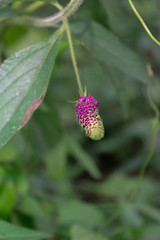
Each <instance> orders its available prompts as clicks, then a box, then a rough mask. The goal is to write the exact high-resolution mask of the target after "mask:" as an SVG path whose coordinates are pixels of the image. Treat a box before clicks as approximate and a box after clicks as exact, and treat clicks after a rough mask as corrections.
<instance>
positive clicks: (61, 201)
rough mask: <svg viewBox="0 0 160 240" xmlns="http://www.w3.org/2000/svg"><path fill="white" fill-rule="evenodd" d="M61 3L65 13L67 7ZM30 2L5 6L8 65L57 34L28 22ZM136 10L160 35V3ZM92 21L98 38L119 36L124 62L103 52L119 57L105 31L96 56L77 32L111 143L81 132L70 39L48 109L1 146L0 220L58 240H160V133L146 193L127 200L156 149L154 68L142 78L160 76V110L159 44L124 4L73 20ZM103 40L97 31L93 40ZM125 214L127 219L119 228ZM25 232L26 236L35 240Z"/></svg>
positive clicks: (104, 1) (89, 3) (93, 6)
mask: <svg viewBox="0 0 160 240" xmlns="http://www.w3.org/2000/svg"><path fill="white" fill-rule="evenodd" d="M59 2H60V3H62V5H64V6H65V5H66V2H68V1H66V0H64V1H61V0H60V1H59ZM31 3H32V2H31V1H25V2H21V3H20V2H17V1H9V0H8V1H7V0H3V1H1V2H0V7H1V8H0V21H1V23H0V62H1V63H2V62H3V61H4V60H5V59H6V58H7V57H9V56H10V55H11V54H13V53H15V52H17V51H19V50H21V49H23V48H26V47H28V46H30V45H32V44H35V43H39V42H40V41H42V40H44V39H45V38H46V37H48V36H50V35H51V34H52V33H53V31H54V30H55V29H54V28H37V27H33V26H30V24H27V22H26V23H25V24H23V23H24V22H25V21H24V22H23V21H22V23H21V22H20V19H21V16H22V15H23V13H24V12H25V8H27V7H29V6H30V4H31ZM135 4H136V6H137V9H138V10H139V12H140V13H141V15H142V16H143V18H144V20H145V21H146V23H147V25H148V26H149V28H150V29H151V31H152V32H153V34H154V35H155V36H156V37H157V36H158V33H159V32H160V15H159V9H160V3H159V1H158V0H154V1H149V0H141V1H135ZM52 11H53V12H54V11H55V9H54V8H53V9H52V8H51V7H50V5H49V4H46V5H45V7H44V6H41V7H39V8H38V9H35V10H34V11H33V12H32V13H30V15H32V16H44V15H45V16H47V15H49V14H51V12H52ZM1 12H2V14H1ZM86 20H87V21H86ZM90 20H93V21H94V24H95V26H97V27H95V29H96V30H97V29H98V30H97V32H98V31H100V29H101V28H103V29H104V31H105V33H106V32H107V31H109V32H110V34H111V35H112V34H113V35H114V37H115V38H116V40H115V42H113V49H112V50H114V56H115V57H114V58H113V60H111V57H110V56H109V55H106V54H102V52H103V49H105V50H104V52H105V51H109V50H110V45H109V46H108V45H107V44H108V42H107V40H106V41H104V40H105V39H106V37H105V36H106V35H105V33H101V35H100V37H99V40H97V41H100V40H102V41H100V42H98V44H99V49H98V50H97V48H96V49H94V48H92V47H93V46H91V45H90V44H89V43H88V45H87V48H86V47H85V46H86V44H87V43H86V42H85V43H84V42H83V41H85V40H84V38H85V36H86V35H84V36H83V35H81V36H80V37H79V38H78V37H77V36H76V34H75V33H74V32H73V36H76V37H75V38H74V46H75V51H76V57H77V62H78V65H79V71H80V75H81V79H82V82H83V84H84V86H86V87H87V91H88V93H90V94H93V95H94V97H95V98H96V99H97V100H98V101H99V103H100V107H99V109H100V114H101V116H102V118H103V121H104V125H105V131H106V134H105V138H104V139H103V140H101V141H99V142H94V141H92V140H90V139H88V138H87V137H86V136H85V135H84V133H83V132H82V131H81V129H80V127H79V126H78V123H77V119H76V114H75V107H74V101H76V100H77V98H78V89H77V85H76V81H75V75H74V71H73V67H72V63H71V58H70V53H69V48H68V42H67V38H66V36H65V34H64V36H63V39H62V41H61V43H60V48H59V51H58V55H57V58H56V62H55V66H54V69H53V73H52V76H51V79H50V85H49V88H48V91H47V94H46V97H45V99H44V101H43V103H42V104H41V106H40V107H39V109H38V110H37V111H36V112H35V113H34V115H33V116H32V118H31V120H30V121H29V122H28V124H27V125H26V126H25V127H24V128H23V129H22V130H21V131H20V132H18V133H17V134H16V135H15V136H14V137H13V138H12V139H11V140H10V141H9V142H8V143H7V144H6V145H5V146H4V147H2V148H1V149H0V218H1V219H2V220H5V221H9V222H10V223H12V224H14V225H17V226H21V227H27V228H30V229H32V230H38V231H40V232H46V233H50V234H51V238H50V239H55V240H56V239H57V240H68V239H71V240H91V239H92V240H94V239H95V240H135V239H136V240H159V239H160V227H159V225H160V189H159V181H160V158H159V156H160V148H159V144H160V136H158V139H157V142H156V147H155V153H154V157H153V159H152V161H151V163H150V165H149V167H148V168H147V170H146V172H145V176H144V178H143V182H142V185H141V187H140V189H139V191H138V193H137V194H136V196H135V197H134V200H133V201H132V202H130V203H128V199H129V197H130V195H131V194H132V192H133V191H134V189H135V186H136V184H137V181H138V177H139V172H140V169H141V167H142V165H143V163H144V161H145V160H146V158H147V156H148V153H149V151H150V148H151V137H152V130H153V123H154V112H153V110H152V109H151V107H150V105H149V103H148V99H147V95H146V88H147V84H146V83H143V82H145V80H146V82H148V81H147V78H149V77H148V75H147V71H146V79H143V80H144V81H142V82H141V81H138V78H139V80H142V77H141V73H142V72H143V73H142V75H143V74H144V72H145V67H146V69H147V63H148V64H150V65H151V66H152V69H153V72H154V77H153V78H152V79H151V82H150V86H152V90H153V91H152V92H151V93H152V97H153V99H154V101H155V102H156V104H157V106H160V97H159V90H160V68H159V64H160V54H159V52H160V49H159V48H158V46H156V45H155V44H154V43H153V42H152V41H151V40H150V38H149V37H148V35H147V34H146V32H145V31H144V29H143V28H142V26H141V24H140V23H139V22H138V21H137V19H136V17H135V15H134V14H133V13H132V11H131V8H130V6H129V5H128V2H127V1H125V0H121V1H117V0H112V1H110V0H96V1H93V0H86V1H84V3H83V4H82V6H81V7H80V9H79V10H78V11H77V12H76V14H74V16H72V17H71V18H70V24H71V27H72V28H76V26H81V25H79V24H81V23H83V22H84V23H87V22H88V21H90ZM95 22H96V23H95ZM74 26H75V27H74ZM98 27H99V28H98ZM77 30H80V28H77ZM93 30H94V29H93ZM92 33H94V32H91V34H92ZM81 34H83V33H81ZM103 34H104V35H103ZM96 36H97V35H96ZM81 38H82V41H81ZM95 39H96V38H95ZM95 39H94V34H93V42H94V40H95ZM111 40H112V39H111ZM111 40H110V42H112V41H111ZM86 41H87V40H86ZM81 42H83V44H81ZM114 43H115V44H116V45H114ZM117 43H119V44H120V45H117ZM101 44H102V45H103V46H102V45H101ZM121 44H123V46H124V50H125V49H128V50H126V51H128V52H129V54H130V51H132V53H134V54H135V55H136V56H137V57H138V59H140V62H142V63H143V66H142V65H140V68H139V71H137V70H136V68H134V66H137V65H136V64H137V62H136V60H135V59H132V58H130V55H128V58H127V60H126V59H125V56H126V54H127V53H126V52H123V48H122V45H121ZM101 48H102V49H101ZM106 49H107V50H106ZM105 53H106V52H105ZM112 53H113V52H112ZM116 54H117V58H116ZM119 56H121V58H120V57H119ZM136 59H137V58H136ZM109 60H111V62H109ZM102 61H103V62H102ZM115 62H116V64H117V65H115ZM125 64H126V65H125ZM117 66H118V67H117ZM128 66H129V67H128ZM132 66H133V69H132ZM131 72H132V74H131ZM143 77H144V75H143ZM72 102H73V103H72ZM124 206H125V207H124ZM119 210H122V212H121V214H120V215H118V216H117V218H116V219H115V220H114V221H111V219H112V216H113V215H114V214H115V212H116V211H119ZM1 224H4V221H0V226H1V227H0V238H1V239H7V240H9V239H14V238H13V236H8V238H3V236H2V237H1V234H2V233H1V228H2V226H3V225H1ZM5 224H6V223H5ZM5 226H6V225H4V227H5ZM18 229H19V228H18ZM22 229H23V228H22ZM23 230H24V229H23ZM17 231H18V230H17ZM33 233H34V234H35V232H33ZM20 234H22V239H32V237H30V238H23V237H24V235H25V233H24V235H23V233H20ZM26 234H28V233H26ZM34 234H33V239H39V237H40V238H41V237H42V238H45V237H47V235H46V236H45V235H44V236H43V235H35V237H34ZM37 234H38V233H37ZM31 236H32V235H31Z"/></svg>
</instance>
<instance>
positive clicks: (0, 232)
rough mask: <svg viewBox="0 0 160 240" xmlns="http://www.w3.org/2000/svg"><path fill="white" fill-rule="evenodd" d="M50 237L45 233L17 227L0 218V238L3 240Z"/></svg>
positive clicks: (29, 239)
mask: <svg viewBox="0 0 160 240" xmlns="http://www.w3.org/2000/svg"><path fill="white" fill-rule="evenodd" d="M48 237H50V236H49V234H47V233H41V232H36V231H33V230H28V229H25V228H21V227H17V226H14V225H12V224H9V223H7V222H4V221H2V220H0V239H3V240H5V239H6V240H17V239H18V240H39V239H44V238H45V239H46V238H48Z"/></svg>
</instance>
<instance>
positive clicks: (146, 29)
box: [128, 0, 160, 46]
mask: <svg viewBox="0 0 160 240" xmlns="http://www.w3.org/2000/svg"><path fill="white" fill-rule="evenodd" d="M128 2H129V4H130V6H131V8H132V10H133V12H134V13H135V15H136V16H137V18H138V19H139V21H140V22H141V24H142V26H143V27H144V29H145V31H146V32H147V34H148V35H149V36H150V38H151V39H152V40H153V41H154V42H155V43H156V44H157V45H158V46H160V42H159V41H158V40H157V39H156V38H155V37H154V36H153V35H152V33H151V32H150V30H149V28H148V27H147V25H146V24H145V22H144V21H143V19H142V17H141V16H140V14H139V13H138V11H137V9H136V8H135V6H134V5H133V2H132V0H128Z"/></svg>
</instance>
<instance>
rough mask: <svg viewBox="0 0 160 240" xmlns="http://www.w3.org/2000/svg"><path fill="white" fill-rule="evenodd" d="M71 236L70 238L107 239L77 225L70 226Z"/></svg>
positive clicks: (83, 239)
mask: <svg viewBox="0 0 160 240" xmlns="http://www.w3.org/2000/svg"><path fill="white" fill-rule="evenodd" d="M71 237H72V238H71V239H72V240H108V238H105V237H103V236H102V235H100V234H96V233H94V232H93V231H91V230H88V229H86V228H83V227H81V226H77V225H74V226H73V227H72V228H71Z"/></svg>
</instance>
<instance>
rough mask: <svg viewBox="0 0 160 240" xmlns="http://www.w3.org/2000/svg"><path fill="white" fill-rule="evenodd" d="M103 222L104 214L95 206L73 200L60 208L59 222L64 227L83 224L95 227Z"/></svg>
mask: <svg viewBox="0 0 160 240" xmlns="http://www.w3.org/2000/svg"><path fill="white" fill-rule="evenodd" d="M70 213H72V214H70ZM103 221H104V218H103V214H102V212H100V211H99V209H98V208H96V206H94V205H93V204H89V203H85V202H82V201H78V200H71V201H69V202H67V203H65V204H64V203H63V205H60V207H59V222H60V223H61V224H64V225H72V224H81V225H83V226H88V227H95V226H100V224H102V223H103Z"/></svg>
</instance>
